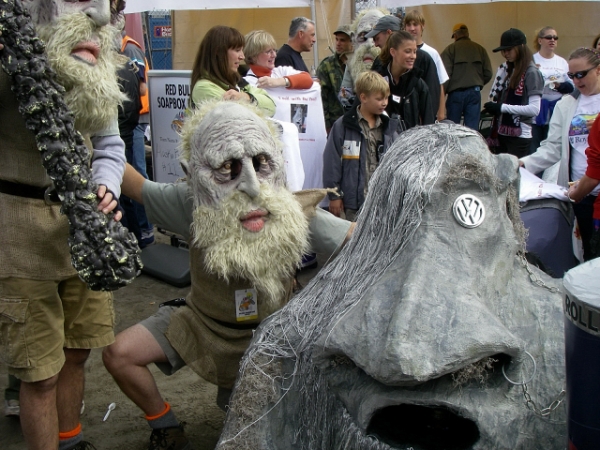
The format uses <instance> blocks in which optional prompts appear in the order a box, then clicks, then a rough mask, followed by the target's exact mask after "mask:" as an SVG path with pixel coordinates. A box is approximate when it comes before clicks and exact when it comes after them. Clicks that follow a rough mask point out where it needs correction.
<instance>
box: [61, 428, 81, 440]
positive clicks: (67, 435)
mask: <svg viewBox="0 0 600 450" xmlns="http://www.w3.org/2000/svg"><path fill="white" fill-rule="evenodd" d="M79 433H81V424H79V425H77V426H76V427H75V428H74V429H72V430H71V431H61V432H60V433H58V438H59V439H61V440H64V439H71V438H72V437H75V436H77V435H78V434H79Z"/></svg>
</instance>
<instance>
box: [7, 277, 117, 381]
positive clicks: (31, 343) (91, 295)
mask: <svg viewBox="0 0 600 450" xmlns="http://www.w3.org/2000/svg"><path fill="white" fill-rule="evenodd" d="M114 320H115V316H114V311H113V304H112V294H111V293H109V292H101V291H91V290H89V289H88V288H87V286H86V285H85V283H84V282H83V281H81V280H80V279H79V277H78V276H74V277H72V278H68V279H66V280H62V281H51V280H50V281H43V280H42V281H40V280H26V279H21V278H0V360H2V362H3V363H5V364H6V365H7V366H8V372H9V373H11V374H13V375H15V376H16V377H17V378H20V379H21V380H23V381H27V382H33V381H40V380H46V379H48V378H50V377H52V376H54V375H56V374H57V373H58V372H59V371H60V369H61V368H62V366H63V364H64V362H65V355H64V351H63V348H74V349H91V348H99V347H104V346H106V345H109V344H111V343H112V342H114V333H113V326H114Z"/></svg>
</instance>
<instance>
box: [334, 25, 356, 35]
mask: <svg viewBox="0 0 600 450" xmlns="http://www.w3.org/2000/svg"><path fill="white" fill-rule="evenodd" d="M338 33H344V34H347V35H348V36H352V31H351V30H350V25H340V26H339V27H337V28H336V30H335V31H334V32H333V34H338Z"/></svg>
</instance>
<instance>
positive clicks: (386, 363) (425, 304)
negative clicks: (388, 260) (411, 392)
mask: <svg viewBox="0 0 600 450" xmlns="http://www.w3.org/2000/svg"><path fill="white" fill-rule="evenodd" d="M413 267H414V269H408V270H407V268H406V265H405V266H404V267H403V268H396V269H394V268H391V269H390V270H388V271H387V273H386V274H384V276H383V277H382V278H381V279H380V280H379V282H378V284H377V285H376V286H373V287H371V288H370V289H369V290H367V291H366V292H365V293H364V295H363V296H362V300H361V301H359V303H358V304H357V305H356V306H355V307H354V308H353V309H352V310H350V311H349V312H348V313H347V314H346V315H344V317H343V318H342V319H341V320H340V321H339V322H338V323H337V324H336V325H335V327H334V329H333V330H332V331H331V332H329V333H326V335H324V337H323V338H322V340H323V346H322V349H323V350H322V352H323V354H322V355H321V356H322V357H325V358H327V357H329V356H331V355H339V354H343V355H345V356H347V357H349V358H350V359H352V361H354V363H355V364H356V365H357V366H358V367H360V368H361V369H363V370H364V371H365V372H366V373H368V374H369V375H370V376H371V377H372V378H374V379H376V380H377V381H379V382H381V383H383V384H386V385H390V386H401V385H415V384H419V383H422V382H425V381H428V380H432V379H435V378H439V377H441V376H443V375H446V374H449V373H453V372H455V371H456V370H458V369H460V368H463V367H465V366H467V365H469V364H472V363H474V362H477V361H480V360H482V359H484V358H486V357H490V356H493V355H497V354H507V355H509V356H511V357H515V356H517V355H518V354H520V353H521V351H522V349H523V344H522V341H521V340H520V339H519V338H517V337H516V336H515V335H513V333H512V332H511V331H510V330H509V329H508V328H507V327H506V326H505V325H504V323H503V322H502V320H501V319H500V318H499V317H498V316H497V314H496V313H495V312H493V311H491V310H490V308H489V307H488V306H487V305H486V302H485V301H482V299H481V298H478V297H477V294H476V293H473V292H464V291H462V289H461V283H460V280H456V283H455V284H454V287H452V284H451V283H445V282H443V281H442V280H432V279H431V272H428V271H426V270H423V268H422V267H421V266H420V265H419V264H418V263H417V264H415V265H414V266H413ZM406 273H408V275H405V274H406Z"/></svg>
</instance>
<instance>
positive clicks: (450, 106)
mask: <svg viewBox="0 0 600 450" xmlns="http://www.w3.org/2000/svg"><path fill="white" fill-rule="evenodd" d="M452 38H453V39H454V43H452V44H450V45H449V46H448V47H446V48H445V49H444V51H443V52H442V54H441V56H442V61H443V62H444V66H445V67H446V72H448V76H449V77H450V79H449V80H448V81H447V82H446V84H445V86H444V87H445V90H446V92H447V93H448V97H447V99H446V118H447V119H449V120H451V121H452V122H454V123H460V118H461V116H464V125H465V126H467V127H469V128H472V129H473V130H478V129H479V117H480V110H481V88H482V87H483V86H484V85H485V84H486V83H487V82H488V81H490V80H491V79H492V64H491V63H490V58H489V56H488V54H487V51H486V50H485V48H483V47H482V46H481V45H479V44H477V43H475V42H473V41H472V40H471V39H469V29H468V28H467V26H466V25H465V24H464V23H457V24H456V25H454V27H453V28H452Z"/></svg>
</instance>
